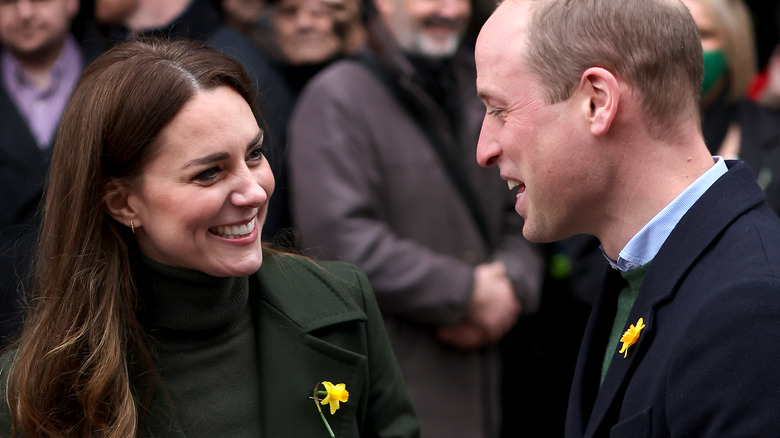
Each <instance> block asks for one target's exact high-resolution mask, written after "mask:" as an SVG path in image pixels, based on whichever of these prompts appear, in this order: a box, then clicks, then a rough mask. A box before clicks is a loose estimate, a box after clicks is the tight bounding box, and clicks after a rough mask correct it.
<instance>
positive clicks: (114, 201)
mask: <svg viewBox="0 0 780 438" xmlns="http://www.w3.org/2000/svg"><path fill="white" fill-rule="evenodd" d="M129 192H130V191H129V189H128V188H127V186H125V185H123V184H121V183H119V182H117V181H116V180H114V179H112V180H109V181H108V182H107V183H106V188H105V195H104V197H103V201H104V205H105V206H106V211H108V214H109V215H111V217H113V218H114V219H116V221H117V222H119V223H121V224H124V225H126V226H128V227H130V226H133V227H140V226H141V223H140V219H139V218H138V216H137V215H136V212H135V211H134V210H133V208H132V207H131V206H130V203H129V202H128V197H129ZM131 221H132V222H131Z"/></svg>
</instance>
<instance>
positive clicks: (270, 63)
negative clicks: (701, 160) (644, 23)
mask: <svg viewBox="0 0 780 438" xmlns="http://www.w3.org/2000/svg"><path fill="white" fill-rule="evenodd" d="M683 2H684V3H685V4H686V6H688V8H689V10H690V11H691V14H692V15H693V17H694V19H695V20H696V23H697V25H698V26H699V30H700V33H701V39H702V45H703V48H704V65H705V78H704V86H703V89H702V98H701V110H702V129H703V133H704V136H705V139H706V141H707V144H708V147H709V148H710V150H711V152H712V153H713V155H721V156H723V157H725V158H727V159H734V158H738V159H742V160H744V161H746V162H747V163H748V164H749V165H750V167H751V169H752V170H753V172H754V174H755V176H756V178H757V180H758V182H759V184H760V185H761V186H762V188H764V190H765V191H766V193H767V196H768V200H769V203H770V205H772V207H774V208H775V210H776V211H780V45H778V42H780V6H779V3H780V2H778V1H776V0H769V1H767V0H752V1H744V2H743V1H741V0H683ZM493 7H494V2H493V1H492V0H373V1H371V0H367V2H366V1H363V0H164V1H163V0H80V1H79V0H0V48H1V50H0V347H3V348H4V347H6V346H7V345H9V343H10V342H11V341H12V340H13V338H14V336H15V334H16V333H17V332H18V329H19V327H20V324H21V322H22V320H23V318H24V296H25V287H26V286H27V284H28V276H27V274H28V272H29V263H30V260H31V253H32V251H34V247H35V241H36V226H37V220H38V218H37V212H38V209H39V203H40V197H41V194H42V191H43V186H44V184H45V180H46V173H47V168H48V161H49V156H50V153H51V149H52V147H54V144H55V141H54V139H55V136H56V132H57V128H58V122H59V117H60V115H61V113H62V111H63V109H64V107H65V105H66V103H67V100H68V97H69V95H70V91H71V90H72V89H73V87H74V85H75V83H76V82H77V80H78V78H79V75H80V73H81V71H82V70H83V69H84V67H85V66H86V65H88V64H89V63H90V61H91V60H93V59H94V58H95V57H97V56H98V55H99V54H100V53H102V52H104V51H105V50H108V49H109V48H110V47H112V46H113V45H115V44H117V43H119V42H122V41H125V40H128V39H130V38H135V37H140V36H146V35H159V36H163V37H167V38H191V39H198V40H202V41H204V42H205V43H207V44H208V45H210V46H213V47H216V48H218V49H220V50H223V51H224V52H225V53H227V54H229V55H231V56H233V57H234V58H236V59H238V60H239V61H241V62H242V63H243V65H244V66H245V67H246V68H247V70H248V72H249V73H250V76H251V78H252V79H253V80H254V82H255V85H256V92H257V96H256V99H257V107H258V109H259V114H261V115H262V117H261V118H260V119H259V121H260V122H261V123H262V124H263V126H265V128H266V131H265V133H266V134H265V146H264V153H265V155H266V157H267V158H268V160H269V162H270V164H271V167H272V169H273V171H274V175H275V177H276V191H275V193H274V195H273V197H272V199H271V204H270V207H269V213H268V219H267V221H266V223H265V225H264V228H263V231H262V233H263V238H264V240H266V241H269V242H273V243H274V244H276V245H278V246H281V247H285V248H289V249H290V250H294V251H300V252H303V253H304V254H307V255H310V256H312V257H315V258H320V257H321V258H329V259H344V260H347V261H350V262H353V263H355V264H357V265H358V266H360V267H361V268H362V269H364V270H365V271H366V273H367V274H368V276H369V278H370V279H371V282H372V285H373V287H374V289H375V291H376V294H377V297H378V301H379V303H380V307H381V308H382V311H383V313H384V317H385V320H386V324H387V326H388V334H389V336H390V338H391V342H392V343H393V346H394V348H395V354H396V355H397V357H398V361H399V364H400V365H401V369H402V372H403V373H404V377H405V379H406V380H407V385H409V389H410V393H411V395H412V398H413V401H414V402H415V405H416V407H417V409H418V411H419V412H418V413H419V415H420V419H421V422H422V425H423V436H424V437H434V438H435V437H445V436H446V437H450V436H464V437H465V436H468V437H499V436H518V435H520V436H540V437H542V436H543V437H555V436H562V434H563V419H564V416H565V409H566V408H565V407H566V399H567V396H568V391H569V387H570V383H571V377H572V376H571V374H572V372H573V368H574V363H575V360H576V354H577V350H578V347H579V342H580V336H581V333H582V329H583V328H584V326H585V323H586V319H587V316H588V312H589V307H590V304H591V303H592V300H593V299H594V297H595V295H596V293H597V292H598V290H599V287H600V283H601V278H602V277H603V274H604V272H605V270H606V269H607V263H606V260H605V259H604V257H603V255H602V254H601V251H600V250H599V248H598V242H597V241H596V240H595V239H594V238H592V237H588V236H575V237H572V238H570V239H567V240H565V241H561V242H554V243H550V244H544V245H531V244H529V243H528V242H526V241H524V240H523V239H522V237H521V233H520V229H521V226H522V224H521V223H520V218H519V217H518V216H517V215H516V214H515V213H514V211H513V208H512V198H511V195H510V194H509V192H508V191H506V189H504V188H503V187H502V185H503V183H502V182H501V181H500V179H499V177H498V174H497V172H496V171H495V169H480V168H478V166H477V165H476V162H475V159H474V150H475V148H476V143H477V138H478V134H479V127H480V121H481V119H482V117H483V116H484V112H485V110H484V106H483V104H482V103H481V102H480V100H479V98H478V97H477V95H476V89H475V85H474V78H475V73H474V65H473V64H474V61H473V45H474V41H475V39H476V36H477V32H478V31H479V28H480V26H481V25H482V23H483V22H484V20H485V19H486V18H487V17H488V16H489V14H490V13H491V11H492V9H493ZM139 92H143V90H139ZM57 147H65V148H66V147H67V145H66V144H59V145H58V146H57ZM774 173H778V178H774ZM659 183H662V182H659ZM505 195H506V196H505ZM192 202H197V200H193V201H192ZM62 220H63V223H67V218H62Z"/></svg>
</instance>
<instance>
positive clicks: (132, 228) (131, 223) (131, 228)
mask: <svg viewBox="0 0 780 438" xmlns="http://www.w3.org/2000/svg"><path fill="white" fill-rule="evenodd" d="M130 230H131V231H132V232H133V234H135V225H133V220H132V219H130Z"/></svg>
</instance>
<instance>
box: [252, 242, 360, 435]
mask: <svg viewBox="0 0 780 438" xmlns="http://www.w3.org/2000/svg"><path fill="white" fill-rule="evenodd" d="M278 257H286V256H275V257H273V258H272V260H273V259H275V258H278ZM268 262H270V260H269V261H267V262H266V263H264V268H263V270H262V275H261V276H260V278H259V283H260V289H261V297H260V299H259V300H258V301H257V302H256V311H257V321H258V325H257V327H258V332H257V333H258V349H259V351H260V352H261V354H260V360H261V363H260V369H261V376H260V379H261V380H260V383H261V389H260V390H261V393H262V400H263V403H262V406H261V413H260V415H261V422H262V424H263V432H264V433H263V434H264V436H266V437H278V436H284V437H328V432H327V429H326V428H325V425H324V424H323V421H322V418H321V417H320V415H319V413H318V412H317V407H316V405H315V402H314V400H312V399H311V397H312V395H313V392H314V388H315V385H316V384H317V383H318V382H322V381H330V382H332V383H333V384H338V383H344V384H346V387H347V391H349V399H350V401H351V403H350V402H347V403H342V404H341V406H340V409H339V410H338V411H337V412H336V413H335V414H333V415H331V413H330V409H329V406H327V405H325V406H322V405H321V406H320V407H321V409H322V412H323V414H324V416H325V418H327V420H328V423H329V424H330V426H331V428H332V429H333V431H334V432H335V434H336V436H339V437H348V436H351V435H350V432H349V431H350V430H353V429H354V426H353V425H352V424H351V422H352V419H354V418H356V417H357V412H356V411H357V406H358V405H359V403H358V400H360V399H361V398H362V397H365V396H367V394H361V388H362V387H363V385H364V379H365V374H366V371H367V358H366V357H365V356H363V355H360V354H356V353H354V352H351V351H348V350H346V349H343V348H340V347H338V346H336V345H334V344H333V343H331V342H329V340H330V339H337V338H338V339H341V338H340V336H343V330H344V329H341V331H338V330H328V329H329V328H330V327H332V326H334V325H337V324H341V323H345V322H349V321H363V320H365V318H366V316H365V314H364V313H363V312H362V311H361V310H360V309H359V308H357V306H355V305H354V304H351V303H350V302H349V301H347V300H346V297H342V296H340V295H339V292H338V289H337V288H333V287H330V285H329V283H328V280H327V279H326V278H324V277H325V276H327V273H326V272H325V271H323V272H322V273H320V274H317V273H315V272H313V271H311V270H309V269H307V268H306V266H304V265H302V264H286V263H285V264H284V266H283V267H281V268H279V267H278V266H275V265H276V263H275V262H271V263H268ZM266 264H267V265H268V266H266ZM314 289H326V290H329V292H330V293H328V292H326V293H324V294H323V293H322V292H320V291H318V292H317V293H313V292H312V291H313V290H314ZM270 291H273V292H272V293H270ZM322 297H325V299H322ZM315 332H316V336H315V335H314V334H315ZM320 389H322V390H324V388H323V387H322V385H320Z"/></svg>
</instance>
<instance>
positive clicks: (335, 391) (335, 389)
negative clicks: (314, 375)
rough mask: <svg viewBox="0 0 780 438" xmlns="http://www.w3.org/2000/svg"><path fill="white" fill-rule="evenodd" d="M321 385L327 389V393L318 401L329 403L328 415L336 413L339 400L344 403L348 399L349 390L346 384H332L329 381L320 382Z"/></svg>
mask: <svg viewBox="0 0 780 438" xmlns="http://www.w3.org/2000/svg"><path fill="white" fill-rule="evenodd" d="M322 386H324V387H325V390H326V391H328V393H327V395H326V396H325V398H324V399H322V401H321V402H320V403H322V404H323V405H328V404H329V405H330V415H333V414H335V413H336V411H337V410H338V409H339V402H342V403H346V402H347V400H349V392H348V391H347V390H346V385H345V384H343V383H339V384H338V385H334V384H332V383H330V382H322Z"/></svg>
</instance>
